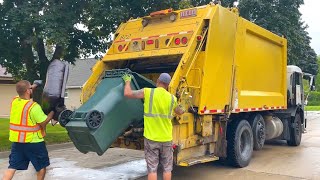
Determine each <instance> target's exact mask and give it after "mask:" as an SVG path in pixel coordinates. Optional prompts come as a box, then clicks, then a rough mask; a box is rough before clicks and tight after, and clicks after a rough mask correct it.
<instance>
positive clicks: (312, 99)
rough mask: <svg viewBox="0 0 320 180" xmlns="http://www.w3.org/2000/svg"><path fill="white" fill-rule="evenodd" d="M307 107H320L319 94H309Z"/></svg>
mask: <svg viewBox="0 0 320 180" xmlns="http://www.w3.org/2000/svg"><path fill="white" fill-rule="evenodd" d="M308 106H320V92H318V91H312V92H310V95H309V97H308Z"/></svg>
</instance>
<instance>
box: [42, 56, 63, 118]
mask: <svg viewBox="0 0 320 180" xmlns="http://www.w3.org/2000/svg"><path fill="white" fill-rule="evenodd" d="M68 75H69V66H68V64H67V63H66V62H63V61H60V60H57V59H55V60H53V61H52V62H51V63H50V65H49V67H48V71H47V78H46V83H45V85H44V88H43V93H42V109H43V111H44V112H45V113H46V114H48V113H49V112H50V111H55V114H54V117H53V119H54V120H58V116H59V114H60V113H61V112H62V111H63V110H65V109H66V107H65V105H64V94H65V89H66V84H67V80H68Z"/></svg>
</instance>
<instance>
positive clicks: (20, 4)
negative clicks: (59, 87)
mask: <svg viewBox="0 0 320 180" xmlns="http://www.w3.org/2000/svg"><path fill="white" fill-rule="evenodd" d="M88 3H89V1H87V0H69V1H63V0H4V2H3V4H0V64H1V65H2V66H4V67H6V68H7V70H8V71H9V72H10V73H12V74H13V75H14V77H15V78H16V79H21V78H24V79H28V80H34V79H38V78H41V79H45V76H46V71H47V67H48V65H49V63H50V61H51V60H53V59H61V58H64V59H65V60H67V61H70V62H73V61H74V59H75V58H76V57H79V55H80V53H84V54H85V53H95V52H97V51H99V50H101V49H102V48H101V44H100V43H99V41H100V40H101V37H100V36H97V35H96V34H94V32H92V31H85V30H82V29H79V28H77V27H76V25H77V24H78V23H81V22H82V21H83V20H84V18H83V17H84V16H83V14H85V13H86V8H85V7H87V6H88ZM97 46H98V47H97ZM50 50H52V54H48V52H50ZM49 57H51V58H50V59H49Z"/></svg>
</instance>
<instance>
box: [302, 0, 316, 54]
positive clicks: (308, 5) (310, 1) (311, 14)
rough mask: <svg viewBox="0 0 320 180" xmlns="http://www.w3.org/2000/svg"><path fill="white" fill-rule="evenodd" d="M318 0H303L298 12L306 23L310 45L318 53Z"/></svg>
mask: <svg viewBox="0 0 320 180" xmlns="http://www.w3.org/2000/svg"><path fill="white" fill-rule="evenodd" d="M319 7H320V0H304V5H303V6H301V8H300V12H301V14H302V20H303V21H305V23H307V24H308V26H309V28H308V29H307V31H308V32H309V36H310V37H311V38H312V39H311V47H312V48H313V49H314V50H315V51H316V53H317V54H318V55H320V11H319Z"/></svg>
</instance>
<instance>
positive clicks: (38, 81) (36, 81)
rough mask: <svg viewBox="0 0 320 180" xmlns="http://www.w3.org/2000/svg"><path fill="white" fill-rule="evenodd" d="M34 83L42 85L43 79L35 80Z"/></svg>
mask: <svg viewBox="0 0 320 180" xmlns="http://www.w3.org/2000/svg"><path fill="white" fill-rule="evenodd" d="M33 84H35V85H37V86H41V85H42V80H34V81H33Z"/></svg>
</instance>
